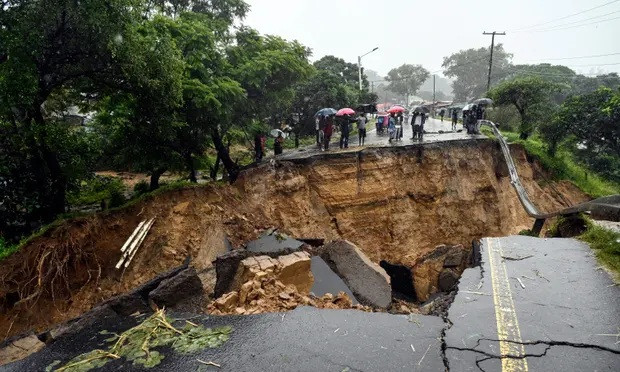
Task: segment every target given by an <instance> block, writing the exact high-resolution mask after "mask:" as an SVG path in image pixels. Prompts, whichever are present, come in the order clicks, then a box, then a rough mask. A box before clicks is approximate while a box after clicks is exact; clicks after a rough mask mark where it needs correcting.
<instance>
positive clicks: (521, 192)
mask: <svg viewBox="0 0 620 372" xmlns="http://www.w3.org/2000/svg"><path fill="white" fill-rule="evenodd" d="M480 124H481V125H484V126H487V127H489V128H491V130H492V131H493V134H495V137H497V139H498V140H499V144H500V147H501V149H502V153H503V154H504V159H505V160H506V164H507V165H508V171H509V173H510V183H511V184H512V186H513V187H514V189H515V191H516V192H517V195H518V197H519V201H520V202H521V205H522V206H523V208H524V209H525V211H526V212H527V214H528V215H529V216H530V217H533V218H535V219H536V222H535V223H534V228H533V230H532V231H533V232H535V233H537V234H538V233H540V229H541V228H542V225H543V223H544V221H545V219H547V218H551V217H555V216H561V215H569V214H575V213H579V212H592V213H593V214H594V213H596V214H598V215H601V216H605V218H607V219H613V220H620V195H610V196H604V197H601V198H598V199H594V200H590V201H588V202H585V203H580V204H577V205H574V206H572V207H568V208H564V209H561V210H559V211H555V212H548V213H542V212H540V211H539V210H538V208H536V206H535V205H534V203H533V202H532V201H531V200H530V197H529V195H528V194H527V191H526V190H525V188H524V187H523V185H522V184H521V180H520V179H519V175H518V174H517V167H516V166H515V163H514V160H513V159H512V155H511V154H510V148H509V147H508V143H507V142H506V139H505V138H504V137H503V136H502V134H501V133H500V131H499V130H498V129H497V126H496V125H495V123H493V122H492V121H489V120H480Z"/></svg>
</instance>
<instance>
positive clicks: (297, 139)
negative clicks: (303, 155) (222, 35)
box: [295, 132, 299, 148]
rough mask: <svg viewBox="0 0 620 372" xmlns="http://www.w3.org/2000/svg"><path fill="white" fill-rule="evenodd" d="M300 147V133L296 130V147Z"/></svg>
mask: <svg viewBox="0 0 620 372" xmlns="http://www.w3.org/2000/svg"><path fill="white" fill-rule="evenodd" d="M298 147H299V133H297V132H295V148H298Z"/></svg>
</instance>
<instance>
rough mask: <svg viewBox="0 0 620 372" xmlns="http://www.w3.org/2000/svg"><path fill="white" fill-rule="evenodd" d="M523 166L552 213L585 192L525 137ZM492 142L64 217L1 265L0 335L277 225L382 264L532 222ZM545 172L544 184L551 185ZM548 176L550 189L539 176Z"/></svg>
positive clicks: (255, 178) (350, 161)
mask: <svg viewBox="0 0 620 372" xmlns="http://www.w3.org/2000/svg"><path fill="white" fill-rule="evenodd" d="M512 152H513V155H514V158H515V162H516V163H517V164H518V167H519V175H520V176H521V178H522V182H523V184H524V186H525V187H526V189H527V190H528V192H529V193H530V195H531V197H532V199H533V200H534V202H535V203H536V204H537V206H539V208H540V209H542V210H544V211H550V210H554V209H558V208H561V207H564V206H567V205H568V204H573V203H577V202H581V201H585V200H587V196H586V195H584V194H583V193H582V192H580V191H579V190H578V189H577V188H576V187H575V186H573V185H572V184H570V183H568V182H560V183H555V184H554V183H547V182H546V181H545V177H544V173H543V172H542V171H541V169H540V167H539V165H538V164H537V163H530V162H529V161H528V160H527V156H526V154H525V151H524V149H523V148H522V147H520V146H513V147H512ZM503 164H504V162H503V159H502V157H501V152H500V151H499V149H498V147H497V145H496V144H495V143H494V142H492V141H491V140H483V141H475V142H474V141H471V142H453V143H450V144H449V145H447V144H443V145H441V144H433V145H425V146H423V147H409V148H381V149H366V150H364V151H363V152H361V153H347V154H338V155H322V156H319V157H315V158H311V159H306V160H300V161H295V162H282V163H278V164H276V165H271V164H263V165H261V166H259V167H256V168H252V169H250V170H247V171H245V172H244V173H243V174H242V175H241V177H240V178H239V179H238V181H237V182H236V183H235V184H234V185H232V186H215V185H209V186H204V187H196V188H189V189H184V190H177V191H171V192H168V193H165V194H161V195H157V196H154V197H152V198H149V199H147V200H145V201H144V202H141V203H139V204H137V205H133V206H131V207H128V208H125V209H123V210H119V211H114V212H109V213H101V214H97V215H94V216H90V217H86V218H81V219H77V220H73V221H70V222H67V223H64V224H63V225H61V226H60V227H58V228H55V229H52V230H50V231H48V232H47V233H46V234H44V235H43V236H42V237H39V238H37V239H35V240H34V241H33V242H32V243H31V244H29V245H28V246H27V247H25V248H24V249H23V250H21V251H20V252H18V253H17V254H15V255H13V256H12V257H10V258H9V259H7V260H5V261H3V262H2V263H0V339H2V338H4V337H5V336H10V335H15V334H18V333H21V332H24V331H26V330H28V329H32V328H34V329H35V330H37V331H41V330H43V329H46V328H48V327H49V326H51V325H53V324H55V323H58V322H61V321H64V320H68V319H70V318H73V317H75V316H77V315H79V314H81V313H83V312H85V311H87V310H88V309H90V308H91V307H92V306H93V305H94V304H96V303H98V302H100V301H102V300H104V299H106V298H109V297H111V296H113V295H115V294H119V293H122V292H124V291H127V290H128V289H130V288H133V287H135V286H137V285H139V284H141V283H144V282H145V281H147V280H148V279H150V278H152V277H154V276H155V275H156V274H158V273H160V272H163V271H165V270H167V269H169V268H172V267H174V266H176V265H179V264H180V263H181V262H182V261H183V259H184V258H185V257H186V256H187V255H191V256H192V257H193V261H192V265H194V266H196V267H197V268H199V269H201V268H205V267H208V266H209V265H210V264H211V261H212V260H213V259H214V258H215V256H216V255H217V254H219V253H221V252H223V251H225V250H226V249H227V248H226V243H225V239H226V237H228V239H229V240H230V241H231V243H232V245H233V246H239V245H241V244H243V243H244V242H246V241H248V240H250V239H253V238H255V237H257V236H258V234H259V233H260V232H261V231H262V229H266V228H269V227H271V226H275V227H278V228H280V229H281V230H282V231H285V232H287V233H288V234H290V235H292V236H295V237H317V238H325V239H327V240H329V239H336V238H343V239H347V240H350V241H352V242H353V243H355V244H356V245H357V246H359V247H360V249H362V250H363V251H364V252H365V253H366V254H367V255H368V256H369V257H370V258H371V259H372V260H373V261H375V262H377V263H378V262H379V261H380V260H386V261H389V262H392V263H396V264H404V265H409V266H412V265H414V264H415V262H416V260H417V259H419V258H420V257H421V256H422V255H423V254H425V253H427V252H429V251H430V250H431V249H433V248H434V247H435V246H437V245H439V244H459V243H460V244H464V245H468V244H471V240H472V239H474V238H479V237H482V236H499V235H506V234H515V233H517V232H519V231H520V230H522V229H526V228H530V227H531V225H532V224H533V220H532V219H530V218H529V217H528V216H527V215H526V214H525V212H524V211H523V208H522V207H521V205H520V204H519V200H518V199H517V197H516V194H515V192H514V190H513V189H512V187H511V185H510V180H509V177H508V174H507V171H506V169H505V165H503ZM543 181H545V182H543ZM539 182H540V184H545V186H541V185H540V184H539ZM152 217H156V220H155V224H154V226H153V228H152V229H151V231H150V233H149V235H148V236H147V238H146V240H145V242H144V244H143V246H142V247H141V248H140V251H139V252H138V254H137V255H136V257H135V259H134V261H133V262H132V264H131V266H130V267H129V269H128V270H127V271H126V272H125V273H124V274H123V275H122V276H121V273H119V272H118V271H117V270H116V269H115V268H114V265H115V264H116V261H117V260H118V258H119V257H120V250H119V249H120V247H121V246H122V244H123V242H124V241H125V240H126V239H127V237H128V236H129V235H130V234H131V232H132V231H133V229H134V228H135V227H136V226H137V225H138V223H139V222H140V221H142V220H144V219H147V218H152Z"/></svg>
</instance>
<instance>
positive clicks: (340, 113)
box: [336, 107, 355, 116]
mask: <svg viewBox="0 0 620 372" xmlns="http://www.w3.org/2000/svg"><path fill="white" fill-rule="evenodd" d="M345 115H355V111H353V109H351V108H348V107H345V108H342V109H340V110H338V112H337V113H336V116H345Z"/></svg>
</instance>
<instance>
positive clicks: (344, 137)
mask: <svg viewBox="0 0 620 372" xmlns="http://www.w3.org/2000/svg"><path fill="white" fill-rule="evenodd" d="M350 124H351V123H350V122H349V116H347V115H345V116H342V117H341V118H340V148H341V149H348V148H349V132H350V130H351V128H350V127H351V125H350Z"/></svg>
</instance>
